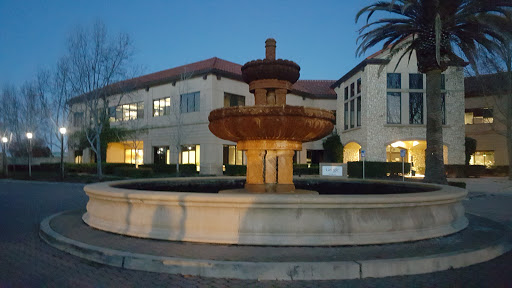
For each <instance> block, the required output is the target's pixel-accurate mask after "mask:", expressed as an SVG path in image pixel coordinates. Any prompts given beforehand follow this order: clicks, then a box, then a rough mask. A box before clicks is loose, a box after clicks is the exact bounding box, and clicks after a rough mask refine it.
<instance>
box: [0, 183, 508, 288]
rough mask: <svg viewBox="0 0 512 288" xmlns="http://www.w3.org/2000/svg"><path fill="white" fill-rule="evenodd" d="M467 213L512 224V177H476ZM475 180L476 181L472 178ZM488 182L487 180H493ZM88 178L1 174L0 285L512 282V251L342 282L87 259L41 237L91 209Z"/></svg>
mask: <svg viewBox="0 0 512 288" xmlns="http://www.w3.org/2000/svg"><path fill="white" fill-rule="evenodd" d="M468 181H469V182H471V183H469V182H468V190H470V195H469V197H468V200H466V201H464V204H465V205H466V207H467V211H468V212H471V213H474V214H477V215H480V216H485V217H488V218H491V219H493V220H496V221H499V222H502V223H505V224H507V225H509V226H511V227H512V189H510V188H512V185H510V184H511V183H512V182H510V181H508V182H507V181H506V180H503V179H485V178H482V179H471V180H468ZM472 181H474V182H472ZM486 181H487V182H486ZM82 188H83V185H82V184H66V183H64V184H63V183H41V182H24V181H10V180H0V288H4V287H512V252H509V253H507V254H505V255H503V256H501V257H498V258H496V259H494V260H492V261H489V262H486V263H481V264H477V265H473V266H469V267H466V268H462V269H454V270H448V271H443V272H436V273H430V274H423V275H413V276H401V277H387V278H381V279H362V280H360V279H358V280H342V281H256V280H254V281H247V280H236V279H212V278H204V277H191V276H186V275H185V276H183V275H169V274H159V273H152V272H142V271H133V270H124V269H120V268H115V267H111V266H106V265H101V264H97V263H94V262H90V261H86V260H83V259H80V258H78V257H75V256H72V255H69V254H66V253H65V252H62V251H60V250H57V249H54V248H52V247H50V246H49V245H47V244H46V243H44V242H43V241H42V240H40V239H39V236H38V231H39V223H40V222H41V220H42V219H43V218H45V217H47V216H49V215H52V214H54V213H57V212H61V211H64V210H73V209H78V208H83V207H85V205H86V203H87V197H86V195H85V194H84V193H83V190H82Z"/></svg>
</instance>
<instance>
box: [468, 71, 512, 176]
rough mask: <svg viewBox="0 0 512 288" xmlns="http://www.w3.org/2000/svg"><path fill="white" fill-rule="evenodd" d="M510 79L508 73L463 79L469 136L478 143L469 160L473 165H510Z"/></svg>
mask: <svg viewBox="0 0 512 288" xmlns="http://www.w3.org/2000/svg"><path fill="white" fill-rule="evenodd" d="M509 79H510V78H509V76H508V75H507V73H495V74H487V75H480V76H473V77H467V78H465V79H464V82H465V90H466V93H465V97H466V106H465V115H464V122H465V124H466V136H467V137H471V138H473V139H475V140H476V141H477V142H476V152H475V153H474V154H473V155H472V157H471V160H470V164H471V165H485V166H488V167H491V166H505V165H509V158H508V151H507V141H506V131H507V127H506V113H507V109H509V108H507V102H506V101H507V98H508V97H510V89H509V87H510V86H509V82H508V81H509Z"/></svg>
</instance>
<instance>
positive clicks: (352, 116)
mask: <svg viewBox="0 0 512 288" xmlns="http://www.w3.org/2000/svg"><path fill="white" fill-rule="evenodd" d="M354 112H355V111H354V100H352V101H350V128H354V124H355V121H354V120H355V119H354V116H355V115H354V114H355V113H354Z"/></svg>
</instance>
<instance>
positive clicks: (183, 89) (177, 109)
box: [168, 70, 193, 173]
mask: <svg viewBox="0 0 512 288" xmlns="http://www.w3.org/2000/svg"><path fill="white" fill-rule="evenodd" d="M192 74H193V73H192V72H187V71H186V70H185V71H183V72H182V73H181V74H180V80H179V81H177V82H176V85H177V86H178V87H177V89H176V90H175V93H171V107H170V108H171V109H170V110H171V111H170V113H169V114H168V119H169V124H170V126H171V127H172V132H171V134H170V143H171V145H170V146H169V150H170V151H172V150H174V151H176V173H179V172H180V153H181V149H182V146H183V144H184V143H183V141H184V136H185V128H184V125H183V124H184V123H183V109H182V102H181V95H183V94H186V93H188V92H189V83H188V81H189V80H190V78H192Z"/></svg>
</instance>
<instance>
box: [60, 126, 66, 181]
mask: <svg viewBox="0 0 512 288" xmlns="http://www.w3.org/2000/svg"><path fill="white" fill-rule="evenodd" d="M59 132H60V179H61V180H64V134H66V127H61V128H60V129H59Z"/></svg>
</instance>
